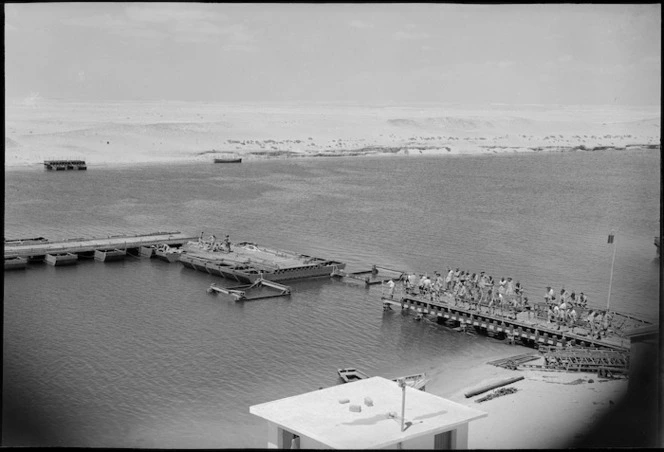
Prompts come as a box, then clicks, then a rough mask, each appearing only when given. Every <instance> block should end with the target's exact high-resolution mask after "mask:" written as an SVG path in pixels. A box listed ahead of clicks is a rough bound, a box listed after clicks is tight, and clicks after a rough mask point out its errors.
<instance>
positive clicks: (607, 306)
mask: <svg viewBox="0 0 664 452" xmlns="http://www.w3.org/2000/svg"><path fill="white" fill-rule="evenodd" d="M609 240H610V241H611V243H613V258H612V259H611V276H610V277H609V295H608V297H607V300H606V310H607V311H608V310H609V306H610V305H611V284H612V283H613V264H614V263H615V262H616V242H615V238H614V234H613V232H612V233H611V235H610V236H609Z"/></svg>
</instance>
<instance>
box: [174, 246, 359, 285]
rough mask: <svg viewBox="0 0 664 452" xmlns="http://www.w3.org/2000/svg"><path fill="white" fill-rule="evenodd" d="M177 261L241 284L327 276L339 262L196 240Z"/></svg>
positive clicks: (340, 263)
mask: <svg viewBox="0 0 664 452" xmlns="http://www.w3.org/2000/svg"><path fill="white" fill-rule="evenodd" d="M182 248H183V252H182V253H181V255H180V259H179V260H180V262H181V263H182V265H184V266H185V267H187V268H191V269H193V270H198V271H202V272H206V273H210V274H212V275H217V276H221V277H224V278H227V279H231V280H235V281H238V282H242V283H253V282H255V281H256V280H258V279H267V280H270V281H285V280H293V279H308V278H318V277H324V276H331V275H332V274H333V273H334V272H335V271H337V270H340V269H343V268H344V267H345V266H346V264H345V263H343V262H339V261H335V260H329V259H323V258H319V257H313V256H308V255H306V254H298V253H295V252H292V251H286V250H279V249H274V248H267V247H264V246H261V245H258V244H256V243H252V242H239V243H236V244H234V245H231V243H230V242H229V241H228V238H227V239H226V241H224V242H223V243H217V242H216V241H215V240H214V238H211V240H210V241H209V242H206V241H203V240H202V239H199V241H198V242H188V243H187V244H185V245H184V246H183V247H182Z"/></svg>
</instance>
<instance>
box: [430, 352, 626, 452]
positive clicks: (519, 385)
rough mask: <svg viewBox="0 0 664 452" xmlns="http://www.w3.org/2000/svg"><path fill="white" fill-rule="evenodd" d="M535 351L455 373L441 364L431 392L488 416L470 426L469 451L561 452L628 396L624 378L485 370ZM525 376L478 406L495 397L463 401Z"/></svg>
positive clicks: (455, 369) (470, 365)
mask: <svg viewBox="0 0 664 452" xmlns="http://www.w3.org/2000/svg"><path fill="white" fill-rule="evenodd" d="M529 351H532V352H533V353H536V351H535V350H532V349H528V348H525V347H519V346H515V347H514V351H513V353H505V354H502V355H499V356H491V357H489V356H487V357H483V358H477V359H476V360H475V361H474V362H471V363H465V364H464V365H463V366H461V365H459V364H457V365H456V366H455V365H454V364H453V365H452V368H450V366H449V365H447V364H445V363H441V364H440V365H439V366H438V367H437V368H436V370H434V371H433V372H430V373H428V374H429V375H430V376H431V380H430V382H429V383H428V384H427V388H426V390H427V392H430V393H432V394H435V395H438V396H441V397H445V398H447V399H450V400H452V401H454V402H457V403H461V404H463V405H467V406H469V407H472V408H475V409H479V410H482V411H485V412H486V413H488V416H487V417H485V418H483V419H480V420H478V421H474V422H473V423H471V426H470V431H469V441H468V447H469V448H470V449H558V448H565V447H569V445H570V444H571V443H572V442H574V441H578V440H580V439H582V438H583V437H584V435H587V434H588V432H589V431H590V429H591V427H593V425H594V424H595V423H597V422H598V421H599V420H601V418H602V416H604V415H606V414H607V413H610V412H611V409H612V408H613V407H614V405H615V404H616V403H617V402H618V401H619V400H620V399H621V398H622V397H623V396H624V395H625V394H626V392H627V386H628V380H627V379H625V378H619V379H611V380H609V379H606V378H598V377H597V375H596V374H589V373H581V372H569V373H568V372H547V371H539V370H530V369H528V370H524V369H519V370H508V369H504V368H501V367H497V366H493V365H490V364H487V363H488V362H489V361H492V360H495V359H500V358H507V357H510V356H515V355H518V354H523V353H528V352H529ZM519 376H523V377H524V379H523V380H521V381H517V382H515V383H512V384H510V385H507V386H505V388H514V389H516V390H517V391H516V392H515V393H512V394H507V395H503V396H500V397H496V398H493V399H491V400H487V401H484V402H480V403H478V402H476V401H477V400H478V399H482V398H483V397H485V396H487V395H488V394H491V393H493V392H494V391H488V392H485V393H482V394H478V395H475V396H472V397H469V398H467V397H465V394H466V393H468V392H469V391H471V390H473V389H476V388H480V387H483V386H486V385H489V384H492V383H496V382H499V381H504V380H506V379H508V378H511V377H519Z"/></svg>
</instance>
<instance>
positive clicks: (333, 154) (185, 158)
mask: <svg viewBox="0 0 664 452" xmlns="http://www.w3.org/2000/svg"><path fill="white" fill-rule="evenodd" d="M395 149H397V150H396V151H395ZM660 149H661V147H660V145H658V144H629V145H625V146H610V145H609V146H607V145H599V146H593V147H587V146H584V145H576V146H540V147H538V148H534V149H533V148H526V149H524V148H519V147H502V148H498V149H492V148H485V149H474V150H466V151H464V152H455V151H453V150H448V149H440V148H434V149H422V148H407V147H402V148H394V147H390V148H380V147H374V148H372V149H371V150H369V151H367V150H365V149H353V150H335V151H328V152H318V153H313V152H308V153H301V152H289V151H274V152H262V151H259V152H260V154H259V155H256V154H254V153H253V152H252V151H239V152H223V151H219V152H216V151H202V152H200V153H198V154H197V155H182V156H171V157H170V158H166V157H160V156H153V157H149V158H147V157H144V158H139V159H134V160H131V161H129V160H125V161H122V160H118V159H117V158H113V156H112V155H109V156H108V158H107V159H106V158H95V159H94V160H93V161H90V160H87V159H86V158H85V156H77V157H74V158H76V159H82V160H86V161H87V162H88V165H93V166H94V167H98V168H123V167H127V166H136V165H138V166H150V167H152V166H163V165H171V164H192V163H205V162H207V163H213V162H214V158H223V157H230V156H232V157H237V158H242V161H243V162H258V161H272V160H288V159H297V160H300V159H305V160H314V159H325V160H327V159H339V158H355V157H367V158H389V157H408V158H418V157H441V158H450V157H461V158H463V157H477V156H494V157H498V156H510V155H515V154H524V153H527V154H540V153H542V154H544V153H547V154H549V153H567V152H603V151H620V152H629V151H632V150H660ZM63 159H66V158H63ZM42 167H43V161H41V160H40V161H37V160H36V159H35V158H32V159H30V160H19V159H17V158H14V159H13V160H6V161H5V171H20V170H31V169H41V168H42Z"/></svg>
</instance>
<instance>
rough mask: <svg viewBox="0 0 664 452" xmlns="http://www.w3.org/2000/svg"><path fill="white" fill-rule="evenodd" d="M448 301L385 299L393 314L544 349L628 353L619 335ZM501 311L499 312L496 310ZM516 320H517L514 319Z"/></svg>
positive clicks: (408, 296)
mask: <svg viewBox="0 0 664 452" xmlns="http://www.w3.org/2000/svg"><path fill="white" fill-rule="evenodd" d="M442 298H443V299H444V300H445V301H442V300H438V301H434V300H431V299H430V298H429V297H425V296H422V295H415V294H394V295H392V297H390V296H389V295H387V294H383V295H382V296H381V300H382V301H383V307H384V309H386V310H391V309H392V307H393V306H396V307H399V308H400V309H402V310H403V309H408V310H411V311H415V312H417V313H418V315H420V316H424V315H432V316H436V317H437V318H440V319H444V320H449V321H453V322H459V324H460V326H462V327H463V328H465V327H476V328H479V329H481V330H485V331H487V332H490V333H495V334H504V335H505V336H506V337H507V338H510V339H512V340H517V339H518V340H520V341H522V342H529V343H533V344H541V345H553V346H567V345H576V346H583V347H597V348H607V349H612V350H628V349H629V340H627V339H625V338H624V337H621V336H620V335H618V334H609V335H606V336H603V337H601V338H600V339H598V338H596V337H592V336H591V335H590V334H589V332H588V331H587V330H585V329H584V328H583V327H579V326H574V327H568V326H559V325H558V324H556V323H549V322H547V321H546V320H543V319H541V318H537V317H535V316H531V318H528V313H527V312H520V313H510V314H508V313H500V312H493V313H491V312H489V311H488V310H487V309H485V308H484V307H483V306H476V307H474V308H473V309H470V308H467V307H465V306H463V305H464V303H461V302H458V303H457V304H455V302H454V298H453V296H452V295H450V294H448V293H446V294H444V295H443V296H442ZM496 311H498V310H496ZM513 317H515V318H513Z"/></svg>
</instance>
